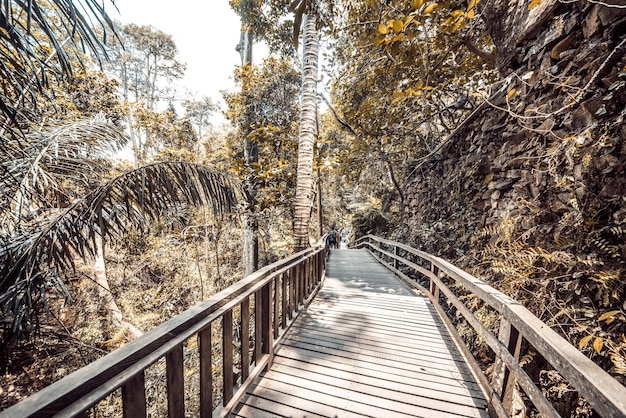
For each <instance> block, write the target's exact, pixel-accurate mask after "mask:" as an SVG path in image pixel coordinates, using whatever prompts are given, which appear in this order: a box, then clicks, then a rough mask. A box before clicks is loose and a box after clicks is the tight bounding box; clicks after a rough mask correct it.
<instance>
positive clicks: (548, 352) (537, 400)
mask: <svg viewBox="0 0 626 418" xmlns="http://www.w3.org/2000/svg"><path fill="white" fill-rule="evenodd" d="M354 247H364V248H367V249H368V250H369V252H370V253H371V254H372V256H374V257H375V258H376V259H378V260H379V261H380V262H381V263H383V264H384V265H386V266H387V267H388V268H389V269H390V270H391V271H393V272H394V273H395V274H396V275H397V276H398V277H400V278H402V279H403V280H404V281H405V282H407V283H408V284H410V285H412V286H415V287H416V288H418V289H420V290H421V291H422V292H424V294H426V295H427V296H428V298H429V299H430V300H431V302H432V303H433V306H434V307H435V309H436V310H437V312H438V313H439V315H440V316H441V318H442V319H443V320H444V322H445V323H446V325H447V327H448V328H449V330H450V331H451V333H452V334H453V336H454V338H455V340H456V341H457V342H458V343H459V345H460V347H461V350H462V351H463V352H464V354H465V356H466V357H467V358H468V359H469V361H470V366H471V367H472V369H473V370H474V372H475V374H476V375H477V376H478V378H479V380H480V383H481V385H482V386H483V389H484V390H485V391H486V393H487V395H488V396H489V399H488V400H489V402H490V404H491V405H492V407H493V412H494V413H495V414H496V415H498V416H508V408H509V407H510V402H511V398H512V392H513V389H514V386H515V385H518V386H519V388H520V389H521V390H522V391H523V392H524V393H525V394H526V396H527V397H528V398H529V399H530V401H531V402H532V403H533V405H534V407H535V408H536V409H537V411H538V412H539V413H540V414H541V416H543V417H558V416H560V415H559V413H558V412H557V411H556V409H555V408H554V406H553V405H552V404H551V402H550V401H549V400H548V399H547V398H546V397H545V396H544V394H543V393H542V391H541V389H540V388H539V387H538V386H537V385H536V384H535V382H534V381H533V379H532V378H531V377H530V376H529V375H528V374H527V373H526V371H525V370H524V369H523V368H522V366H521V365H520V363H519V360H520V357H521V356H522V355H523V354H524V353H523V352H522V347H527V346H528V345H530V346H532V347H534V349H535V350H536V351H537V352H538V353H539V354H541V356H543V358H544V359H545V360H546V361H547V362H548V363H549V364H550V365H551V366H552V367H553V368H554V369H555V370H556V371H557V372H558V373H559V374H560V375H561V376H562V377H563V378H564V379H566V380H567V381H568V382H569V384H570V385H571V386H573V387H574V388H575V389H576V390H577V391H578V393H579V395H580V396H581V397H583V398H584V399H585V400H586V401H587V402H589V404H590V405H591V406H592V407H593V408H594V410H595V411H596V412H597V413H599V414H600V415H602V416H605V417H624V416H626V387H624V386H622V385H621V384H620V383H619V382H618V381H617V380H615V379H614V378H613V377H611V376H610V375H609V374H608V373H606V372H605V371H604V370H602V369H601V368H600V367H599V366H597V365H596V364H595V363H593V362H592V361H591V360H590V359H588V358H587V357H586V356H585V355H583V354H582V353H581V352H580V351H578V350H577V349H576V347H574V346H572V345H571V344H570V343H569V342H568V341H567V340H565V339H564V338H562V337H561V336H559V335H558V334H557V333H556V332H554V331H553V330H552V329H551V328H550V327H549V326H548V325H546V324H545V323H543V322H542V321H541V320H539V318H537V317H536V316H535V315H533V314H532V313H531V312H530V311H529V310H528V309H526V308H525V307H524V306H522V305H521V304H520V303H519V302H517V301H516V300H514V299H512V298H510V297H508V296H506V295H505V294H503V293H501V292H499V291H497V290H496V289H494V288H492V287H491V286H489V285H487V284H486V283H484V282H483V281H481V280H479V279H477V278H476V277H474V276H472V275H470V274H469V273H467V272H465V271H463V270H461V269H460V268H458V267H456V266H454V265H452V264H450V263H449V262H447V261H445V260H443V259H441V258H439V257H436V256H433V255H431V254H428V253H425V252H423V251H420V250H416V249H414V248H412V247H409V246H407V245H404V244H401V243H399V242H395V241H390V240H387V239H383V238H379V237H376V236H373V235H367V236H365V237H362V238H361V239H359V240H357V241H356V243H355V244H354ZM409 258H410V259H409ZM452 287H455V288H458V287H460V288H463V289H464V290H465V291H466V292H469V293H471V294H473V295H475V296H476V297H478V298H479V299H480V300H481V301H483V302H484V303H485V304H486V305H487V306H489V307H490V309H493V310H495V311H497V313H498V314H499V316H500V327H499V332H498V335H497V336H496V335H494V334H493V333H492V332H491V331H490V330H489V329H488V328H487V327H485V325H483V323H482V322H481V321H480V320H479V319H478V318H477V317H476V316H475V315H474V313H473V312H472V310H471V309H470V308H469V307H468V306H466V304H464V303H463V301H462V299H461V298H460V297H459V296H458V295H457V294H456V293H455V291H453V290H452V289H451V288H452ZM450 306H452V307H454V309H455V310H456V313H457V314H460V315H461V316H462V317H463V318H464V320H465V321H466V322H467V324H469V325H470V326H471V327H472V328H473V330H474V331H475V333H476V335H477V336H478V337H480V338H481V339H482V340H483V341H484V342H485V343H486V344H487V345H488V346H489V347H490V349H491V350H492V351H493V353H494V354H495V363H494V366H493V373H491V378H488V377H487V376H486V375H485V373H484V372H483V370H482V369H481V367H480V365H479V363H478V361H477V360H476V359H475V358H474V356H473V355H472V353H471V351H470V349H469V348H468V347H467V346H466V345H465V343H464V342H463V340H462V338H461V336H460V335H459V333H458V332H457V330H456V328H455V326H454V324H453V321H452V320H451V319H450V318H449V317H448V311H449V307H450ZM523 340H525V342H526V344H522V342H523Z"/></svg>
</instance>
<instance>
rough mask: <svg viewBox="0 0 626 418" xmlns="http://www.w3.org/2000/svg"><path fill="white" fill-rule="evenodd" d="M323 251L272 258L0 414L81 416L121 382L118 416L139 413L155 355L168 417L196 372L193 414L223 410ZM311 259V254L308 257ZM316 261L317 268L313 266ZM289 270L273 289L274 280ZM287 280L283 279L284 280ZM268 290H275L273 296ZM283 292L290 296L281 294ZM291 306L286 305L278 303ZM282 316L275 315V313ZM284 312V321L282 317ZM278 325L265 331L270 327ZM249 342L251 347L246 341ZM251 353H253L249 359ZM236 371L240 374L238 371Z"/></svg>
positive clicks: (307, 284)
mask: <svg viewBox="0 0 626 418" xmlns="http://www.w3.org/2000/svg"><path fill="white" fill-rule="evenodd" d="M325 255H326V250H325V246H324V241H323V240H321V241H320V242H319V243H318V244H317V245H316V246H315V247H313V248H310V249H307V250H305V251H302V252H300V253H297V254H294V255H293V256H290V257H288V258H286V259H283V260H280V261H277V262H275V263H273V264H270V265H269V266H266V267H264V268H262V269H260V270H258V271H257V272H255V273H253V274H251V275H249V276H247V277H245V278H244V279H242V280H241V281H239V282H237V283H236V284H234V285H232V286H230V287H229V288H227V289H225V290H223V291H222V292H220V293H218V294H216V295H214V296H212V297H211V298H209V299H208V300H205V301H203V302H201V303H199V304H197V305H196V306H194V307H192V308H190V309H188V310H186V311H185V312H183V313H181V314H180V315H178V316H176V317H174V318H172V319H170V320H169V321H167V322H165V323H163V324H161V325H159V326H158V327H156V328H154V329H152V330H150V331H149V332H147V333H146V334H144V335H143V336H141V337H139V338H137V339H136V340H134V341H132V342H130V343H128V344H127V345H125V346H123V347H121V348H120V349H118V350H116V351H114V352H113V353H110V354H108V355H107V356H105V357H103V358H101V359H99V360H97V361H95V362H93V363H91V364H89V365H88V366H86V367H84V368H82V369H80V370H78V371H76V372H74V373H72V374H71V375H69V376H67V377H65V378H63V379H61V380H59V381H58V382H56V383H54V384H52V385H50V386H48V387H47V388H45V389H43V390H41V391H40V392H38V393H36V394H34V395H33V396H31V397H29V398H27V399H25V400H24V401H22V402H20V403H18V404H17V405H14V406H13V407H11V408H9V409H6V410H4V411H0V418H13V417H38V418H39V417H51V416H63V417H65V416H83V415H84V414H85V411H88V410H89V408H91V407H92V406H94V405H95V404H97V403H98V402H99V401H100V400H102V399H104V398H105V397H107V396H109V395H110V394H112V393H113V392H115V391H116V390H117V389H118V388H120V387H122V388H123V389H122V401H123V413H124V416H129V417H130V416H132V417H135V416H137V417H139V416H145V415H146V410H147V405H146V401H148V402H151V401H153V400H151V399H146V391H145V386H146V385H147V384H151V383H150V382H146V380H145V378H144V376H145V374H144V371H145V370H146V369H147V368H148V367H150V366H151V365H153V364H155V363H156V362H158V361H159V360H160V359H162V358H165V360H166V366H167V367H166V368H167V373H166V388H167V407H168V416H170V417H183V416H185V414H186V411H185V402H184V400H185V391H184V388H185V378H186V376H187V375H188V374H189V373H197V374H199V380H200V391H199V393H198V396H199V398H200V401H201V408H200V411H199V415H200V416H202V417H208V416H216V415H218V416H225V415H228V413H229V411H230V409H231V408H232V407H233V406H234V405H236V404H237V402H238V400H239V398H240V397H241V396H243V395H244V394H245V391H246V389H247V388H248V386H249V385H250V384H251V383H252V382H253V381H254V380H255V378H256V377H257V376H258V375H259V374H260V373H261V372H262V371H263V370H265V369H266V367H267V366H268V365H269V364H270V363H271V361H272V356H273V353H274V350H273V348H274V345H275V344H276V343H277V341H278V340H277V337H279V336H280V334H281V331H282V332H283V333H284V331H285V329H286V328H288V327H289V326H290V325H291V324H292V322H293V320H291V318H294V317H296V314H297V312H295V311H298V310H299V309H301V308H302V307H305V306H306V305H307V304H308V303H309V301H310V300H309V299H305V297H309V298H312V297H313V296H314V294H315V291H316V290H317V289H318V288H319V286H320V283H321V281H322V278H323V277H322V273H323V266H324V260H325ZM309 259H312V260H309ZM314 266H318V268H314ZM285 277H295V281H294V280H292V281H291V282H290V283H289V286H287V287H291V288H293V287H295V288H296V289H300V291H298V292H295V293H294V292H292V290H291V289H289V290H287V291H285V292H282V293H280V292H279V290H280V286H281V280H284V278H285ZM284 286H286V284H285V285H284ZM272 289H274V295H273V296H274V297H272ZM288 296H289V298H290V300H289V301H287V300H285V298H287V297H288ZM251 297H254V302H255V308H254V323H255V329H254V333H255V334H254V340H253V341H250V335H249V332H248V330H249V328H250V320H251V317H250V316H251V312H250V311H251V309H250V298H251ZM283 306H284V307H286V306H290V308H291V309H293V311H292V310H291V309H290V310H289V311H288V312H286V311H285V310H284V309H283V310H282V311H281V309H280V307H283ZM237 308H239V310H240V312H242V314H241V315H239V320H238V324H237V325H238V327H237V328H238V329H239V330H241V329H242V328H243V329H245V331H241V333H240V338H241V342H242V344H241V345H240V347H236V345H235V344H234V338H233V337H234V330H235V328H234V326H235V323H234V320H235V318H234V315H233V313H234V311H235V310H237ZM279 315H280V316H281V317H280V318H279V317H278V316H279ZM285 316H288V317H289V318H290V320H289V321H287V319H286V318H285ZM220 319H221V322H222V331H223V332H222V339H221V340H222V341H221V342H222V344H221V346H222V349H221V350H218V351H214V350H215V347H213V346H212V344H211V325H212V324H213V322H216V321H219V320H220ZM273 325H274V326H276V327H278V325H280V326H281V329H278V328H276V329H275V330H274V332H272V326H273ZM190 338H199V343H200V344H199V349H200V367H199V369H198V370H186V369H185V368H184V367H185V366H184V362H183V361H184V354H185V353H184V350H183V346H184V344H185V342H186V341H187V340H189V339H190ZM250 343H253V345H254V346H253V347H250ZM234 350H240V358H241V360H242V361H243V364H240V365H239V366H240V367H241V374H239V370H236V369H235V363H234V361H235V356H234ZM250 352H252V353H254V359H250ZM214 357H215V359H216V360H217V362H218V363H220V362H221V364H222V376H223V379H222V380H223V382H222V385H221V401H222V402H221V403H222V404H223V406H221V407H218V408H215V409H214V408H213V403H215V402H214V401H215V400H214V399H213V381H212V371H213V368H212V359H213V358H214ZM240 376H241V378H240Z"/></svg>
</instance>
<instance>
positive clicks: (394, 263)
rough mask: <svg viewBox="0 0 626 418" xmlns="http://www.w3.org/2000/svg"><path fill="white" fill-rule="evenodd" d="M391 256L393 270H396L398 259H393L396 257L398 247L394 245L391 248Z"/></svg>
mask: <svg viewBox="0 0 626 418" xmlns="http://www.w3.org/2000/svg"><path fill="white" fill-rule="evenodd" d="M393 255H394V259H393V268H394V269H396V270H398V259H397V258H395V257H397V256H398V246H397V245H394V246H393Z"/></svg>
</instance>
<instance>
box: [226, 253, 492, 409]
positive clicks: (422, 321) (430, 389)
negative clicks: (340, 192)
mask: <svg viewBox="0 0 626 418" xmlns="http://www.w3.org/2000/svg"><path fill="white" fill-rule="evenodd" d="M486 405H487V403H486V401H485V397H484V395H483V393H482V391H481V390H480V387H479V385H478V384H477V382H476V379H475V378H474V376H473V375H472V373H471V371H470V370H469V368H468V367H467V366H466V362H465V359H464V357H463V356H462V355H461V353H460V352H459V350H458V349H457V347H456V346H455V344H454V341H453V339H452V338H451V337H450V336H449V334H448V331H447V329H446V327H445V326H444V325H443V323H442V322H441V320H440V319H439V318H438V315H437V313H436V312H435V310H434V309H433V307H432V305H431V302H430V301H429V300H428V299H427V298H426V297H424V296H423V295H421V294H418V293H417V292H415V291H413V290H411V289H409V288H408V287H407V286H406V285H404V284H403V283H402V282H401V281H400V280H398V279H396V278H395V277H394V276H393V274H391V273H390V272H389V271H388V270H387V269H385V268H384V267H383V266H382V265H380V264H379V263H377V262H376V261H375V260H374V259H373V258H372V257H371V256H370V255H369V254H368V253H367V252H366V251H363V250H339V251H333V252H332V253H331V255H330V258H329V260H328V264H327V271H326V278H325V284H324V287H323V289H322V290H320V292H319V293H318V295H317V297H316V299H315V300H314V301H313V302H312V303H311V305H310V306H309V307H308V308H307V309H306V310H305V311H304V312H303V313H302V314H301V315H300V317H299V318H298V319H297V320H296V321H295V323H294V325H293V326H292V328H291V330H290V331H289V332H288V333H287V334H286V335H285V336H284V338H283V340H282V342H281V344H280V346H279V349H278V351H277V352H276V355H275V357H274V362H273V364H272V366H271V367H270V369H269V370H268V371H267V372H266V373H265V374H264V375H262V378H260V379H259V380H258V381H257V382H256V383H255V384H254V385H253V386H252V387H251V388H250V390H249V391H248V394H247V396H246V397H245V398H244V399H243V400H242V402H240V404H239V405H238V406H237V407H236V408H235V410H234V411H233V414H234V415H237V416H243V417H252V416H292V417H299V416H307V417H315V416H326V417H335V416H340V417H356V416H394V417H395V416H398V417H404V416H407V417H408V416H424V417H435V416H465V417H476V416H487V411H486Z"/></svg>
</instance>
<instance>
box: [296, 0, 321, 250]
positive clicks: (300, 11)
mask: <svg viewBox="0 0 626 418" xmlns="http://www.w3.org/2000/svg"><path fill="white" fill-rule="evenodd" d="M309 3H311V4H309ZM299 16H301V17H302V16H303V29H304V30H303V42H302V55H303V59H302V109H301V113H300V135H299V139H298V169H297V174H296V176H297V177H296V197H295V202H294V228H293V238H294V251H296V252H297V251H301V250H303V249H305V248H307V247H308V246H309V218H310V213H311V204H312V200H313V149H314V146H315V137H316V134H317V129H316V127H317V102H316V94H317V71H318V51H319V42H318V33H317V19H316V13H315V5H314V0H303V1H302V3H301V4H300V5H299V6H298V8H297V10H296V27H295V29H296V32H295V37H297V32H298V30H299V27H298V21H299V19H298V17H299Z"/></svg>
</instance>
